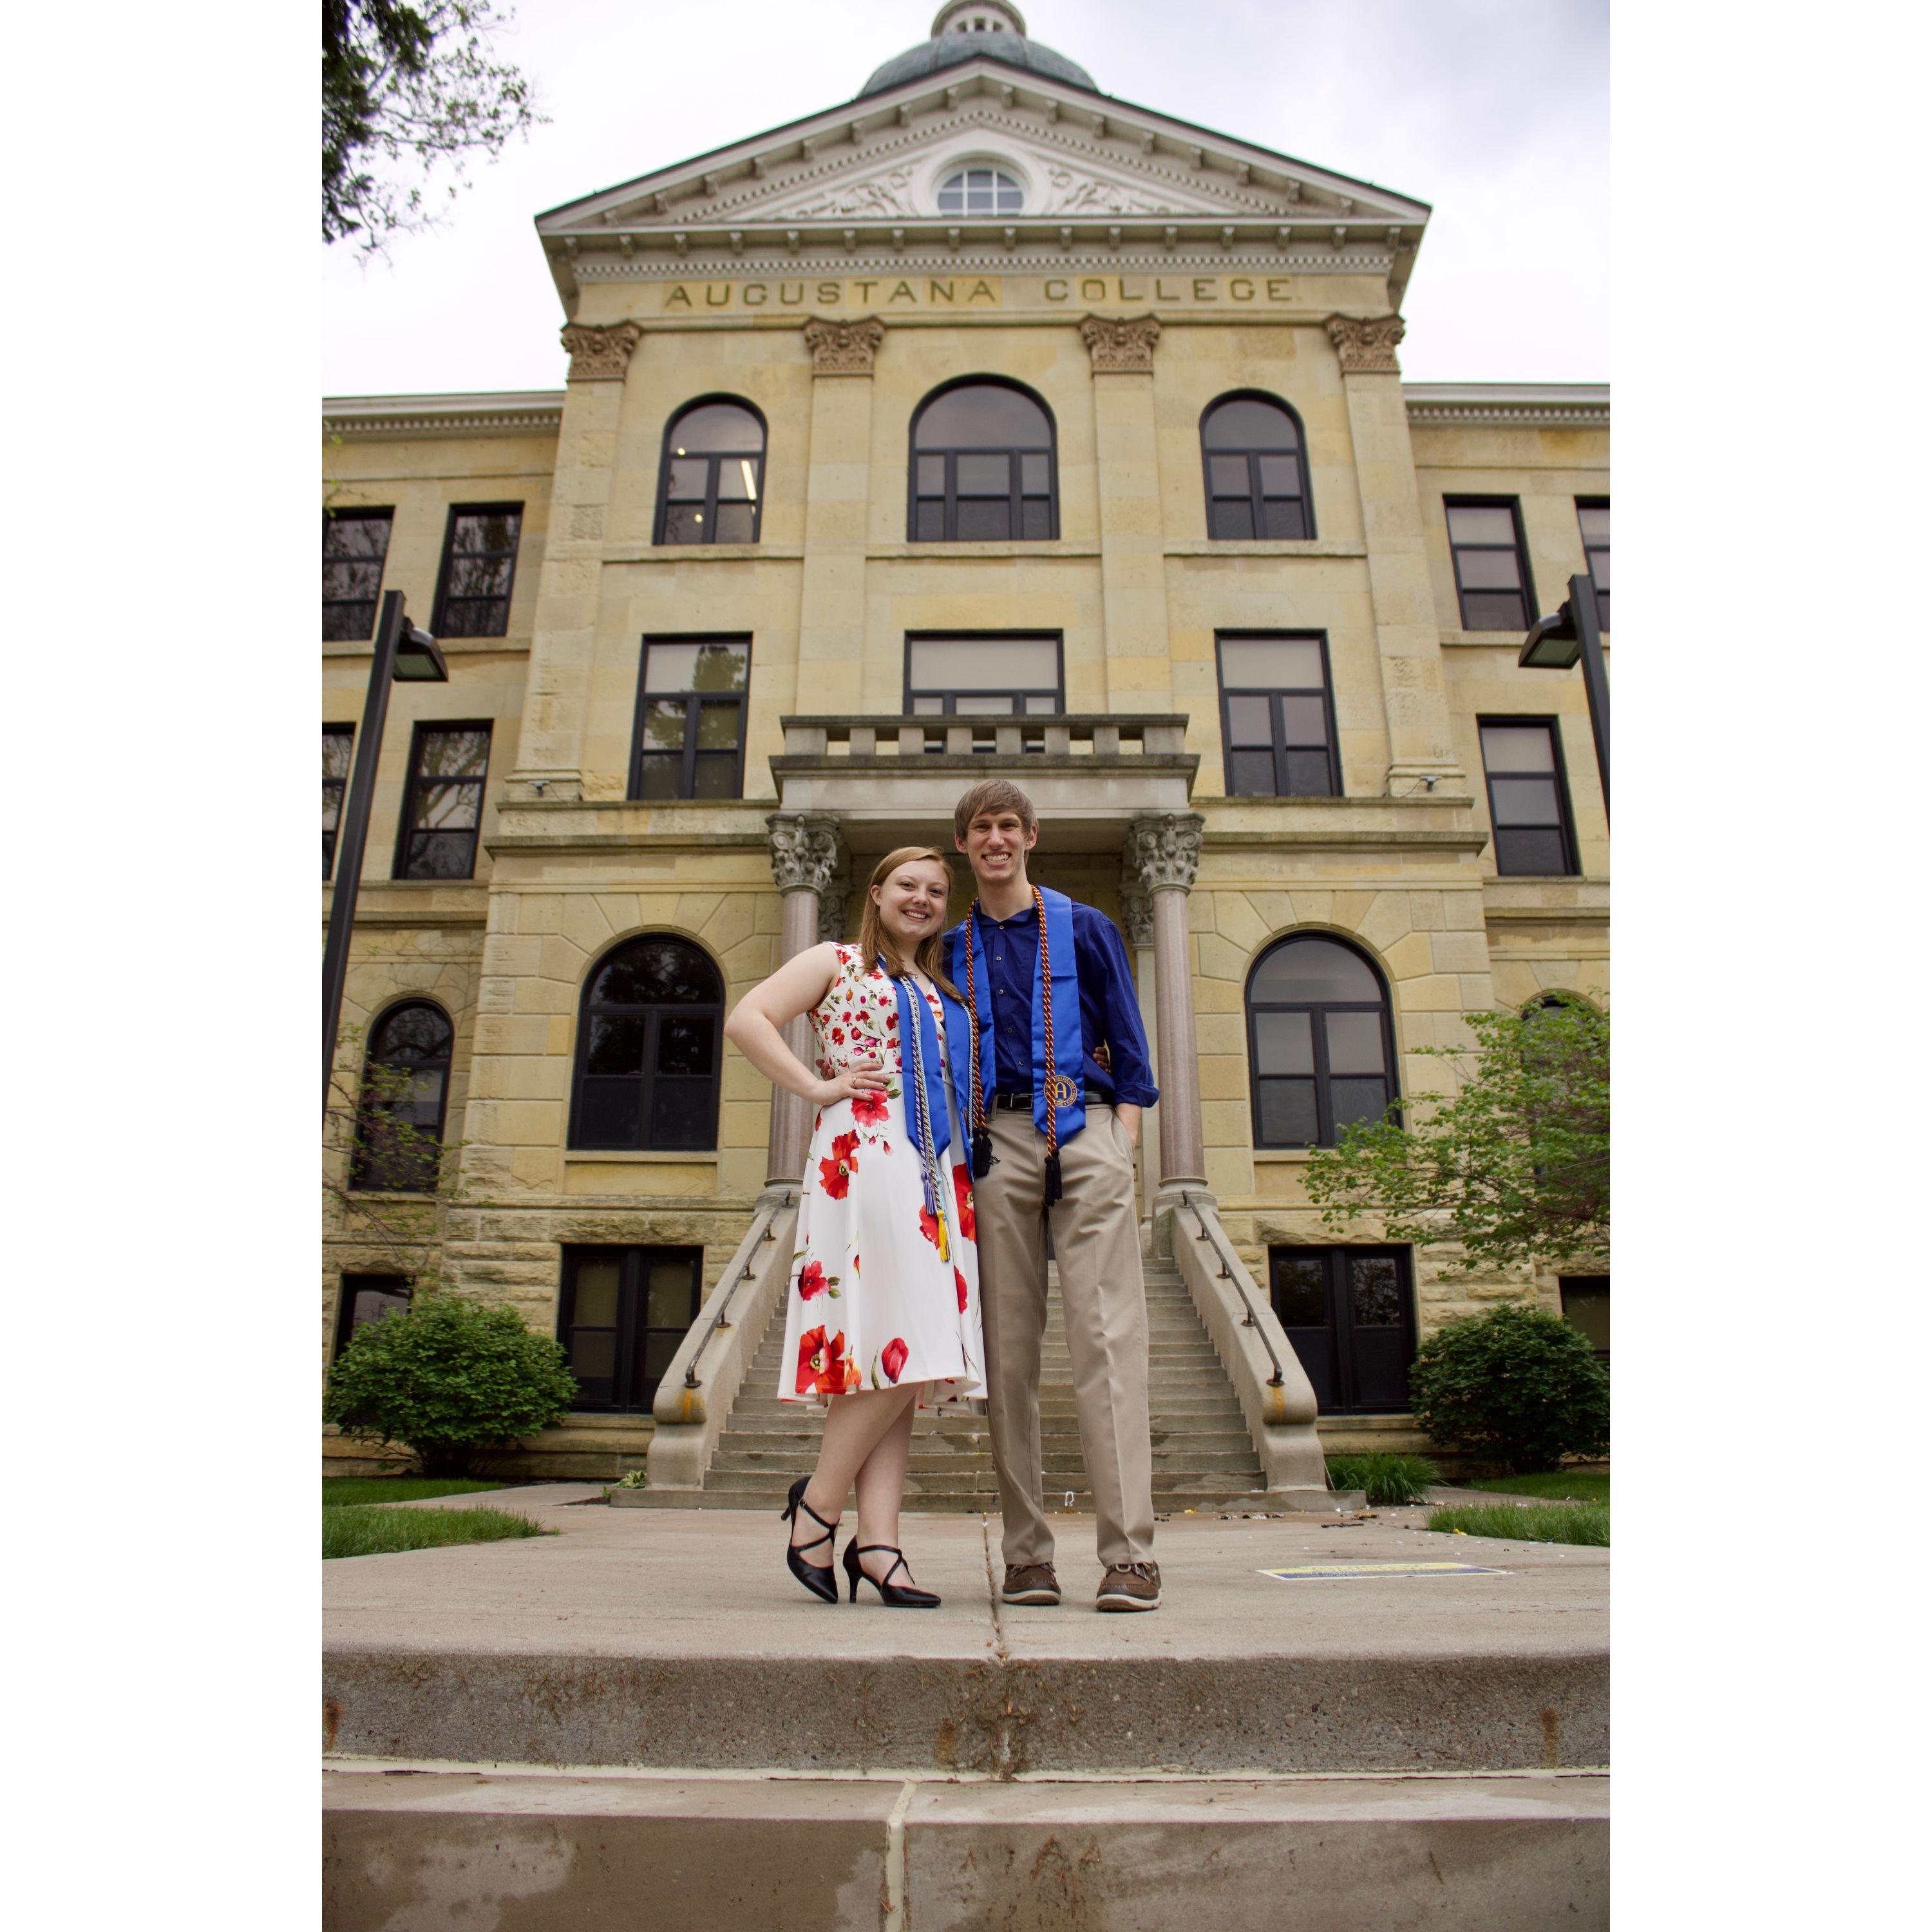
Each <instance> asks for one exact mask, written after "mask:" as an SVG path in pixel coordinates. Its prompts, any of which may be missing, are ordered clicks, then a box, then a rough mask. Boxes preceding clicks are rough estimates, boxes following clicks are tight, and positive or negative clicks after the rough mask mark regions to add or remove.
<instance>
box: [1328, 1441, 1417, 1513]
mask: <svg viewBox="0 0 1932 1932" xmlns="http://www.w3.org/2000/svg"><path fill="white" fill-rule="evenodd" d="M1440 1481H1442V1474H1441V1472H1439V1470H1438V1469H1437V1468H1436V1465H1435V1464H1434V1463H1432V1462H1431V1461H1430V1460H1429V1458H1428V1457H1427V1456H1399V1455H1395V1454H1391V1452H1389V1451H1387V1450H1379V1451H1376V1452H1374V1453H1373V1454H1369V1455H1364V1456H1331V1457H1329V1458H1328V1487H1330V1488H1331V1490H1362V1491H1363V1492H1364V1493H1366V1495H1367V1497H1368V1499H1369V1501H1370V1502H1371V1503H1373V1504H1374V1505H1376V1506H1377V1507H1378V1508H1383V1509H1388V1508H1395V1507H1397V1506H1398V1505H1401V1504H1403V1503H1419V1502H1421V1501H1422V1500H1423V1499H1424V1497H1425V1496H1427V1493H1428V1490H1429V1486H1430V1484H1431V1483H1439V1482H1440Z"/></svg>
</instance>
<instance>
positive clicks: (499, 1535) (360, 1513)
mask: <svg viewBox="0 0 1932 1932" xmlns="http://www.w3.org/2000/svg"><path fill="white" fill-rule="evenodd" d="M554 1535H556V1531H555V1530H553V1529H540V1528H539V1527H538V1526H537V1525H536V1524H535V1523H532V1522H531V1521H530V1520H529V1517H522V1516H512V1515H511V1514H510V1512H509V1511H508V1510H493V1509H466V1510H392V1509H383V1508H381V1507H380V1506H379V1505H375V1504H372V1503H347V1504H333V1505H331V1504H325V1505H323V1511H322V1553H323V1556H324V1557H330V1556H387V1555H389V1553H392V1551H395V1550H440V1549H443V1548H445V1547H447V1546H448V1545H449V1544H453V1543H502V1542H506V1541H509V1540H510V1539H511V1538H516V1537H523V1536H554Z"/></svg>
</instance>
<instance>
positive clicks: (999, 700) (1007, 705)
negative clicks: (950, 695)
mask: <svg viewBox="0 0 1932 1932" xmlns="http://www.w3.org/2000/svg"><path fill="white" fill-rule="evenodd" d="M1013 710H1014V705H1013V700H1012V699H1011V698H1010V697H1004V696H1002V697H956V698H955V699H954V700H953V715H954V716H955V717H956V718H995V717H998V718H1010V717H1011V716H1012V715H1013Z"/></svg>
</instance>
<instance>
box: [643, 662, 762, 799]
mask: <svg viewBox="0 0 1932 1932" xmlns="http://www.w3.org/2000/svg"><path fill="white" fill-rule="evenodd" d="M751 643H752V636H751V632H750V631H650V632H647V633H646V634H645V636H644V637H643V639H642V640H640V643H639V645H638V648H637V704H636V706H635V708H634V710H633V712H632V714H631V771H630V778H629V782H628V789H627V790H626V793H625V796H627V797H628V798H631V799H642V798H643V796H644V791H643V783H644V760H645V758H646V757H665V756H667V754H665V753H663V752H646V750H645V748H644V714H645V711H646V708H647V706H649V705H650V704H652V703H668V702H669V701H670V700H672V699H673V698H679V697H681V698H682V699H683V700H685V713H684V750H683V753H682V761H681V762H680V763H679V767H678V790H677V796H678V798H679V799H695V798H696V797H697V789H696V787H697V752H698V745H697V730H698V720H699V715H700V712H702V711H703V708H704V706H706V705H707V704H708V705H712V706H721V705H724V704H727V703H736V706H737V707H738V769H737V778H736V788H735V789H734V790H733V791H732V792H731V793H730V796H731V797H733V798H738V799H742V797H743V796H745V738H746V736H747V730H748V726H749V724H750V723H751ZM653 644H742V645H743V646H744V647H745V688H744V689H743V690H742V691H650V692H649V693H646V691H645V688H644V684H645V680H646V678H647V677H648V676H649V673H650V664H651V646H652V645H653ZM651 802H652V803H653V804H660V805H661V804H664V803H667V802H670V801H667V800H665V799H653V800H652V801H651Z"/></svg>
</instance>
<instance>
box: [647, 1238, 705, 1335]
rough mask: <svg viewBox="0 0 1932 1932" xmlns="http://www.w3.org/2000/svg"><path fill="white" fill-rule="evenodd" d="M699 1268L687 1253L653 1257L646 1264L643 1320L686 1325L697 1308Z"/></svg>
mask: <svg viewBox="0 0 1932 1932" xmlns="http://www.w3.org/2000/svg"><path fill="white" fill-rule="evenodd" d="M696 1275H697V1270H696V1269H694V1268H693V1267H692V1266H691V1262H690V1260H689V1259H688V1257H686V1256H682V1255H667V1256H664V1257H663V1258H662V1259H659V1258H658V1257H657V1256H651V1257H649V1259H647V1260H646V1262H645V1265H644V1324H645V1326H646V1328H677V1329H684V1328H689V1327H690V1326H691V1318H692V1317H693V1316H694V1315H696V1313H697V1282H696V1280H695V1277H696Z"/></svg>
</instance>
